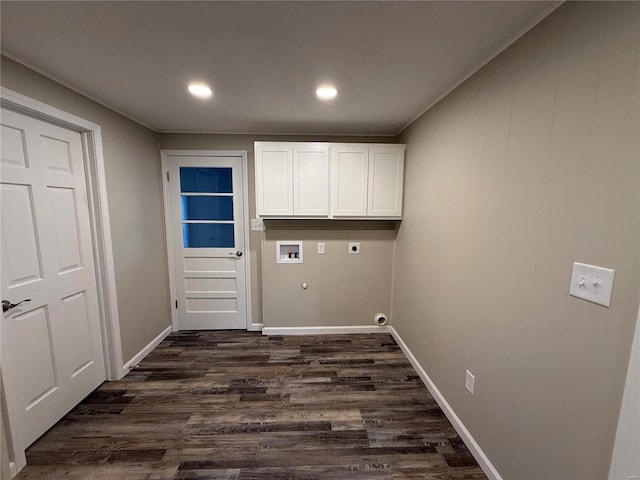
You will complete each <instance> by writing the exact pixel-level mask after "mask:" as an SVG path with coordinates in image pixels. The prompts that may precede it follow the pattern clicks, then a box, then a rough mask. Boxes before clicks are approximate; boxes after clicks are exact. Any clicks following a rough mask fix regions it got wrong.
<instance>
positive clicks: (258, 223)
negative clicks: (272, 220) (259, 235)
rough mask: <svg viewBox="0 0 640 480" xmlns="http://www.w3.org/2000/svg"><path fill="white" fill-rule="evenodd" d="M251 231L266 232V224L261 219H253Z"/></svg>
mask: <svg viewBox="0 0 640 480" xmlns="http://www.w3.org/2000/svg"><path fill="white" fill-rule="evenodd" d="M251 230H255V231H258V232H262V231H263V230H264V222H263V221H262V219H261V218H253V219H251Z"/></svg>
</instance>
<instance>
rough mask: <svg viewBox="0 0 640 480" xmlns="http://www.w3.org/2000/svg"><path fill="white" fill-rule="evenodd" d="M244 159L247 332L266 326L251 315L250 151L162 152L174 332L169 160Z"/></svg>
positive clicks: (243, 197) (174, 278)
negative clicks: (200, 158) (189, 157)
mask: <svg viewBox="0 0 640 480" xmlns="http://www.w3.org/2000/svg"><path fill="white" fill-rule="evenodd" d="M172 155H175V156H192V157H240V158H241V159H242V201H243V203H244V206H243V211H242V215H243V216H244V238H243V241H244V256H245V262H244V269H245V276H244V281H245V301H246V312H247V319H246V329H247V330H248V331H252V330H261V329H262V324H256V323H253V322H252V319H253V315H252V314H251V245H250V243H249V230H250V226H251V225H250V224H251V222H250V217H249V168H248V165H247V164H248V162H247V151H246V150H165V149H163V150H160V165H161V168H162V200H163V203H164V228H165V238H166V239H167V266H168V269H169V295H170V297H171V298H170V304H169V309H170V310H171V326H172V328H173V331H174V332H177V331H178V327H179V325H178V315H177V312H176V309H175V308H174V302H176V300H177V293H176V270H175V263H174V261H173V236H172V233H171V230H172V229H171V196H170V195H171V192H170V191H169V181H168V176H169V161H170V160H169V157H170V156H172Z"/></svg>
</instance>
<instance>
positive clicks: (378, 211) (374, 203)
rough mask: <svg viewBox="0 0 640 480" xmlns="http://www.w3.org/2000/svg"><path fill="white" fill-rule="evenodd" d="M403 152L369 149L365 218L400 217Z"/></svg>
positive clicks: (387, 149)
mask: <svg viewBox="0 0 640 480" xmlns="http://www.w3.org/2000/svg"><path fill="white" fill-rule="evenodd" d="M403 174H404V150H403V149H400V148H393V147H371V148H370V150H369V192H368V208H367V216H369V217H401V216H402V183H403Z"/></svg>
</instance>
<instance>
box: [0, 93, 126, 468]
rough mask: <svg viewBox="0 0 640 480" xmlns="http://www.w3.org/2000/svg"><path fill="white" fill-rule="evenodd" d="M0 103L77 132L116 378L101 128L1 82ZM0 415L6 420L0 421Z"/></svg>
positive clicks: (116, 326) (14, 457) (17, 463)
mask: <svg viewBox="0 0 640 480" xmlns="http://www.w3.org/2000/svg"><path fill="white" fill-rule="evenodd" d="M0 106H1V107H2V108H5V109H7V110H12V111H15V112H18V113H21V114H23V115H26V116H29V117H32V118H36V119H39V120H44V121H46V122H48V123H52V124H54V125H57V126H60V127H64V128H67V129H69V130H72V131H75V132H78V133H80V135H81V138H82V149H83V161H84V165H85V175H86V178H85V183H86V186H87V200H88V207H89V221H90V227H91V242H92V246H93V256H94V258H93V261H94V264H95V274H96V287H97V293H98V308H99V314H100V329H101V337H102V345H103V352H104V360H105V362H104V364H105V375H106V378H107V380H119V379H120V378H122V377H124V375H125V374H126V373H127V372H126V371H125V369H124V366H123V363H122V343H121V339H120V318H119V315H118V298H117V294H116V279H115V266H114V261H113V245H112V242H111V224H110V221H109V207H108V203H107V187H106V176H105V170H104V156H103V150H102V129H101V127H100V125H97V124H95V123H93V122H89V121H88V120H85V119H83V118H80V117H77V116H75V115H73V114H70V113H67V112H65V111H63V110H60V109H58V108H55V107H52V106H51V105H48V104H46V103H42V102H40V101H38V100H35V99H33V98H30V97H27V96H25V95H22V94H20V93H17V92H14V91H13V90H9V89H8V88H5V87H0ZM0 381H1V378H0ZM10 394H11V393H10ZM6 395H7V392H6V390H5V389H4V388H3V389H2V395H1V398H0V401H1V403H2V407H3V408H2V411H0V415H1V416H2V420H3V422H2V423H3V424H4V433H5V434H6V437H7V442H8V447H9V450H10V451H9V469H10V471H11V474H12V475H16V474H17V473H18V472H19V471H20V470H22V468H23V467H24V466H25V465H26V456H25V451H24V450H23V449H22V448H21V447H20V446H19V444H18V442H17V439H15V438H14V436H13V434H12V431H11V418H10V417H9V415H8V412H7V411H6V409H4V405H5V398H6ZM4 420H7V421H6V422H5V421H4Z"/></svg>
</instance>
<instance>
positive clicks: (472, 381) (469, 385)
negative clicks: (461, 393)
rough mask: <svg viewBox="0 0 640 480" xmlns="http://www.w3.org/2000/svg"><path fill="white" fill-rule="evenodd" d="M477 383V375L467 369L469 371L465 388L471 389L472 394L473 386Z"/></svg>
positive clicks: (465, 379)
mask: <svg viewBox="0 0 640 480" xmlns="http://www.w3.org/2000/svg"><path fill="white" fill-rule="evenodd" d="M475 383H476V377H475V376H474V375H473V374H472V373H471V372H470V371H469V370H467V373H466V375H465V377H464V388H466V389H467V390H469V393H470V394H471V395H473V387H474V385H475Z"/></svg>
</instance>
